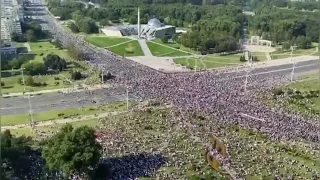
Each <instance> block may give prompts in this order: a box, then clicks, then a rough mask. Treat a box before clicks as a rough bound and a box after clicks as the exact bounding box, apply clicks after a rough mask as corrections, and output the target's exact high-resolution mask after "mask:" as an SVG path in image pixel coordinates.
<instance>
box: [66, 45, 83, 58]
mask: <svg viewBox="0 0 320 180" xmlns="http://www.w3.org/2000/svg"><path fill="white" fill-rule="evenodd" d="M67 51H68V54H69V55H70V56H71V57H72V58H73V59H75V60H78V61H82V60H84V54H83V53H82V51H80V50H79V49H78V48H77V47H76V46H74V45H72V44H69V45H67Z"/></svg>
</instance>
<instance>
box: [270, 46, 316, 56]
mask: <svg viewBox="0 0 320 180" xmlns="http://www.w3.org/2000/svg"><path fill="white" fill-rule="evenodd" d="M316 47H317V44H315V43H313V47H312V48H309V49H299V50H296V51H293V53H292V57H297V56H304V55H311V54H312V55H316V54H317V52H316V53H315V51H316V49H317V48H316ZM313 53H314V54H313ZM270 56H271V58H272V60H276V59H284V58H290V57H291V51H285V52H284V51H281V50H279V51H275V52H272V53H270Z"/></svg>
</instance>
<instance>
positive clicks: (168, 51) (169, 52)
mask: <svg viewBox="0 0 320 180" xmlns="http://www.w3.org/2000/svg"><path fill="white" fill-rule="evenodd" d="M147 45H148V47H149V49H150V51H151V53H152V55H154V56H158V57H165V56H167V57H175V56H188V55H191V54H188V53H185V52H182V51H179V50H178V49H176V48H175V47H173V48H170V47H165V46H161V45H158V44H155V43H152V42H147ZM165 45H167V44H165ZM167 46H168V45H167ZM173 46H174V45H173Z"/></svg>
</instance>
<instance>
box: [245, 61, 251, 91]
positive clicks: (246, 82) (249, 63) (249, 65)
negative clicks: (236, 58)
mask: <svg viewBox="0 0 320 180" xmlns="http://www.w3.org/2000/svg"><path fill="white" fill-rule="evenodd" d="M251 62H252V56H251V58H249V60H248V62H247V68H246V79H245V82H244V91H245V92H246V91H247V85H248V77H249V72H250V69H251V65H252V64H251Z"/></svg>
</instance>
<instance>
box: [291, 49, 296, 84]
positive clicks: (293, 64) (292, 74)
mask: <svg viewBox="0 0 320 180" xmlns="http://www.w3.org/2000/svg"><path fill="white" fill-rule="evenodd" d="M292 53H293V47H292V46H291V63H292V71H291V82H292V81H293V78H294V68H295V63H294V62H293V59H292Z"/></svg>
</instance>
